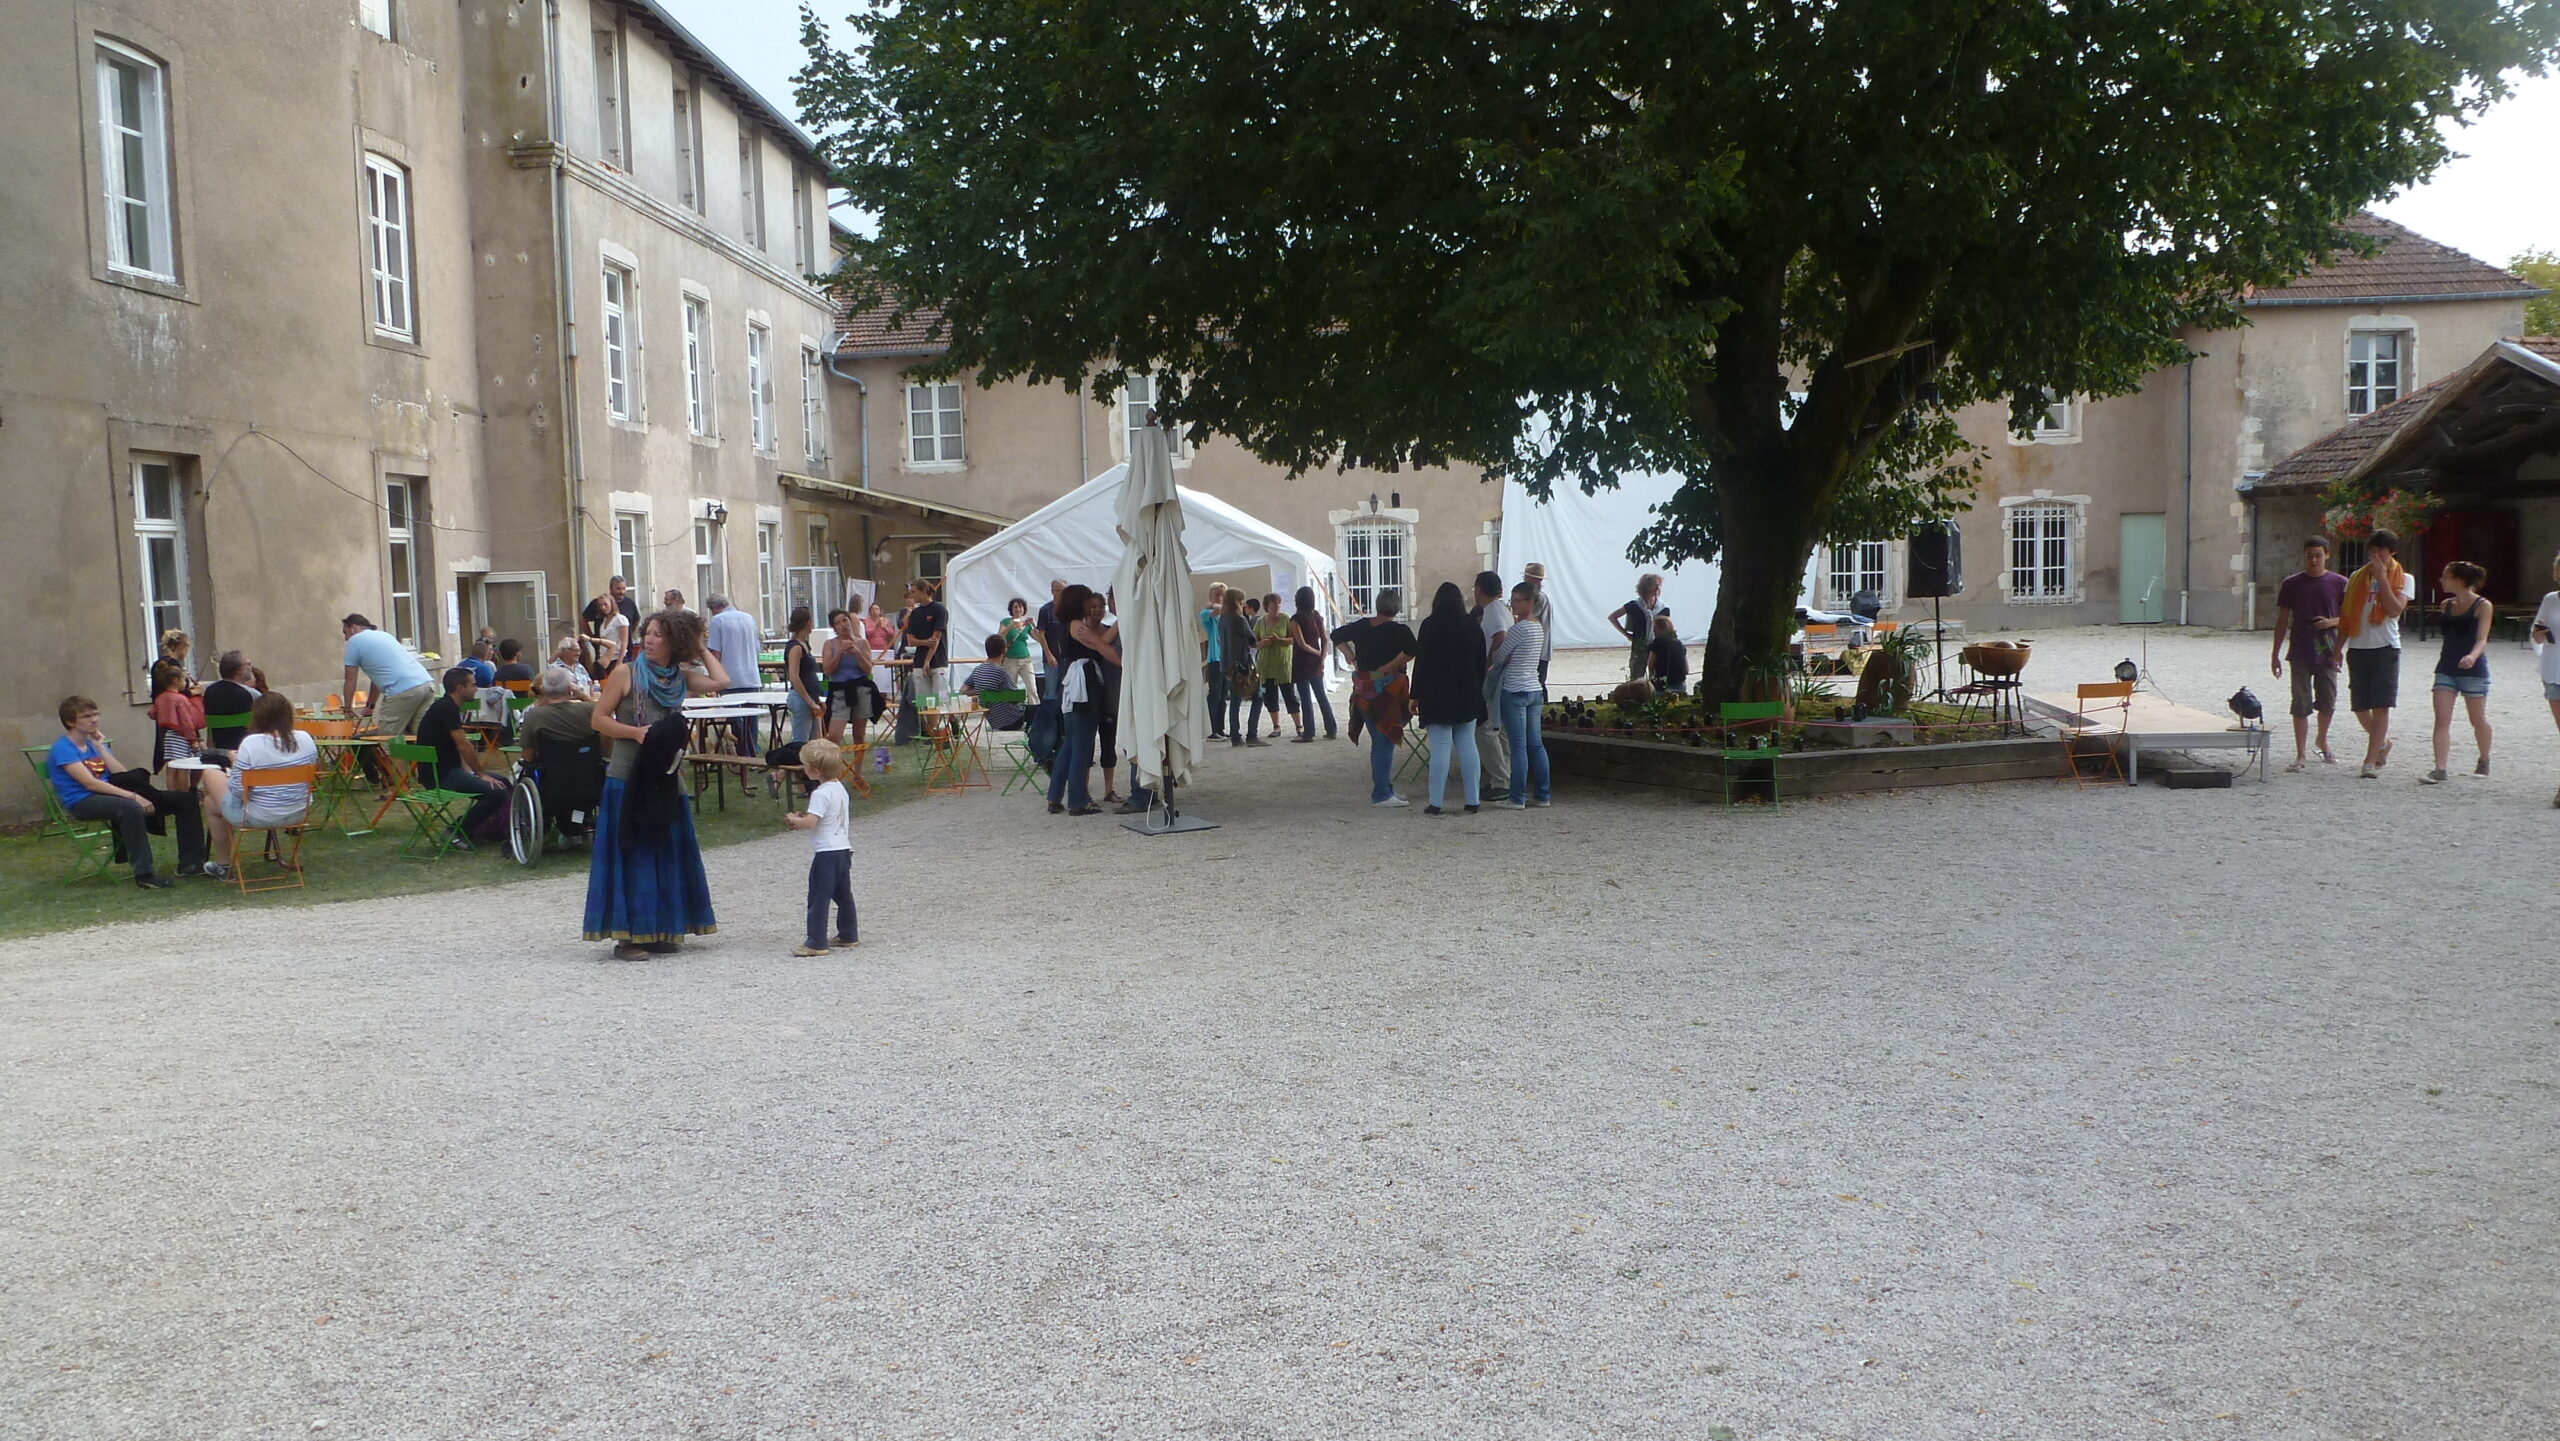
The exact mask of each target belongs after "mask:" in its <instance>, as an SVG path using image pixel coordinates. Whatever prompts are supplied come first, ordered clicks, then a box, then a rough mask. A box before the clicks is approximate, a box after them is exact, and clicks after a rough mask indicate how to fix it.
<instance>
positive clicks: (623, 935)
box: [586, 610, 729, 961]
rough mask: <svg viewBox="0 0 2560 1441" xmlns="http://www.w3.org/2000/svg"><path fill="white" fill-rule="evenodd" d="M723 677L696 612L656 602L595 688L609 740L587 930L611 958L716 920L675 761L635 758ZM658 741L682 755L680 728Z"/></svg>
mask: <svg viewBox="0 0 2560 1441" xmlns="http://www.w3.org/2000/svg"><path fill="white" fill-rule="evenodd" d="M728 686H729V673H728V672H727V671H726V670H723V669H722V668H721V666H720V657H719V656H718V655H717V654H715V653H714V652H712V651H711V650H709V649H707V648H706V647H705V646H704V645H703V621H702V617H701V616H699V615H696V614H695V613H693V612H692V611H689V610H662V611H658V612H656V613H655V614H652V615H650V616H648V617H647V618H645V619H643V620H642V621H641V622H640V653H639V654H638V655H637V656H635V657H634V658H633V663H632V664H630V665H625V666H618V667H616V668H615V669H614V672H613V674H611V675H609V676H606V677H605V678H604V684H603V685H602V686H600V687H599V688H598V689H597V691H596V709H595V727H596V734H598V735H600V736H602V737H604V738H605V739H606V740H609V741H611V742H613V754H612V758H611V759H610V760H609V761H608V762H607V764H606V766H605V782H604V796H603V798H602V799H601V800H599V801H598V802H597V803H596V828H595V849H594V858H593V859H592V860H591V861H590V862H589V863H588V866H587V926H586V936H587V939H588V940H591V941H602V940H611V941H613V942H615V945H614V948H613V958H614V959H615V960H618V961H637V960H645V959H646V958H648V957H649V956H650V955H651V954H653V953H656V954H663V953H665V952H668V951H672V950H674V949H675V948H676V946H677V944H678V943H679V942H681V941H682V940H683V939H684V938H685V937H687V936H707V935H709V934H711V933H712V932H713V931H715V930H718V929H719V920H718V918H717V917H715V916H713V915H712V913H711V882H710V881H709V880H708V879H707V878H706V877H705V876H704V875H703V873H702V845H701V843H700V842H699V841H698V840H696V839H695V838H694V833H693V798H692V797H691V796H689V795H686V794H684V777H683V774H682V770H681V767H674V768H668V769H658V770H655V771H654V773H650V774H643V773H641V772H640V771H639V769H638V765H639V760H640V751H641V742H643V741H646V740H648V739H649V732H650V728H651V727H653V726H655V725H656V724H657V723H658V722H659V721H661V720H664V719H665V718H667V717H668V716H671V715H679V714H680V713H681V712H682V711H683V709H684V700H685V697H686V696H688V695H714V694H717V693H718V692H720V691H723V690H726V689H728ZM680 724H681V723H680V722H679V725H680ZM661 744H663V745H665V746H666V747H667V749H668V753H669V754H670V755H671V756H675V757H680V756H682V755H683V754H684V747H683V744H682V741H681V737H680V736H679V737H676V738H673V739H672V740H662V742H661ZM661 764H662V765H663V762H661ZM626 812H629V813H630V814H628V815H626Z"/></svg>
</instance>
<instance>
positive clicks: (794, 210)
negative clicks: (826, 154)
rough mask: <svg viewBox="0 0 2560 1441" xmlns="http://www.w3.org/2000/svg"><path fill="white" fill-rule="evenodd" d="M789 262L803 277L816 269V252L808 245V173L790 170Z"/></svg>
mask: <svg viewBox="0 0 2560 1441" xmlns="http://www.w3.org/2000/svg"><path fill="white" fill-rule="evenodd" d="M791 260H792V263H793V264H795V265H797V266H799V267H800V273H801V274H803V275H812V274H815V273H816V272H817V269H818V257H817V252H816V251H815V250H814V249H812V248H811V247H810V244H809V173H808V172H807V171H805V170H802V169H801V168H799V167H798V166H796V165H795V166H793V167H792V168H791Z"/></svg>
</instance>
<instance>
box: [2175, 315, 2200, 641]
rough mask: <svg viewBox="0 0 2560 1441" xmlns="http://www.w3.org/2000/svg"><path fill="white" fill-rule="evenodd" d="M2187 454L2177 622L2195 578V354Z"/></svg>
mask: <svg viewBox="0 0 2560 1441" xmlns="http://www.w3.org/2000/svg"><path fill="white" fill-rule="evenodd" d="M2186 423H2187V436H2186V455H2185V458H2184V461H2183V464H2182V469H2183V471H2184V475H2183V476H2182V478H2181V479H2180V481H2179V501H2178V624H2180V625H2185V624H2186V623H2187V592H2188V591H2189V590H2190V589H2192V588H2193V587H2194V585H2195V579H2196V357H2195V356H2193V355H2189V356H2188V357H2187V395H2186Z"/></svg>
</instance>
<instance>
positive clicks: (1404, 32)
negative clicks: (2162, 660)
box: [799, 0, 2556, 687]
mask: <svg viewBox="0 0 2560 1441" xmlns="http://www.w3.org/2000/svg"><path fill="white" fill-rule="evenodd" d="M804 19H805V22H806V23H805V25H804V30H805V35H806V39H807V42H808V45H809V48H810V55H811V58H810V63H809V66H808V68H807V69H806V70H804V71H803V72H802V75H801V77H800V80H801V83H800V87H799V99H800V104H801V107H802V110H803V113H804V115H805V116H806V118H807V120H808V121H809V123H810V124H811V126H812V127H813V128H814V129H815V130H816V131H817V133H818V135H819V136H820V139H821V142H822V144H823V145H824V147H825V150H826V153H827V155H828V157H829V159H830V162H831V164H832V165H833V167H834V168H835V171H836V174H837V178H838V181H839V183H841V184H842V185H843V186H845V188H846V189H847V190H848V191H849V192H850V194H851V196H852V198H853V200H854V201H855V203H857V204H859V205H861V206H863V207H864V208H866V209H868V210H870V211H872V212H874V213H875V214H876V215H877V217H878V229H877V233H876V235H875V236H873V237H871V238H868V239H866V240H864V241H862V242H861V243H860V244H859V245H858V247H857V249H856V253H855V257H854V259H855V266H854V267H853V270H852V272H851V274H852V277H853V278H852V279H851V280H850V281H848V282H847V283H848V285H849V287H850V288H851V289H852V290H854V291H855V292H856V293H857V298H859V299H865V300H868V299H873V298H876V297H879V296H887V297H890V298H891V299H892V302H893V303H895V304H898V305H900V306H904V307H910V308H921V307H926V306H930V307H933V308H935V309H937V310H939V311H940V312H941V314H942V316H943V318H944V326H945V335H944V338H945V339H946V340H947V341H948V343H949V347H950V348H949V351H948V353H947V354H946V355H945V356H944V357H943V359H942V360H941V361H940V368H941V369H942V370H943V371H945V372H950V373H956V372H960V371H967V370H974V371H976V372H978V373H979V374H980V375H981V376H982V377H984V378H986V379H988V380H990V381H992V380H995V379H1000V378H1027V379H1030V380H1034V381H1049V380H1055V381H1061V382H1064V383H1067V384H1070V385H1078V386H1088V385H1089V386H1094V387H1097V388H1098V389H1099V390H1101V392H1102V393H1108V390H1109V388H1110V387H1111V386H1112V385H1113V384H1115V383H1116V375H1117V372H1118V370H1119V369H1120V368H1121V367H1129V368H1136V369H1148V370H1154V371H1157V372H1159V373H1162V374H1164V375H1166V376H1168V377H1178V382H1176V383H1169V384H1168V385H1167V387H1166V389H1167V391H1168V395H1169V407H1170V409H1171V410H1172V412H1173V413H1174V414H1175V415H1176V416H1177V417H1178V418H1179V419H1180V420H1182V421H1183V422H1185V423H1186V424H1188V425H1190V426H1191V427H1193V428H1194V430H1195V431H1196V432H1210V431H1215V432H1220V433H1224V434H1227V435H1231V436H1234V437H1236V438H1237V439H1239V440H1241V441H1242V442H1243V443H1244V444H1245V445H1247V446H1249V447H1250V448H1252V449H1253V450H1254V451H1255V452H1256V453H1258V454H1260V455H1262V456H1264V457H1266V458H1268V459H1270V460H1272V461H1275V462H1278V463H1281V464H1284V465H1287V466H1289V467H1291V468H1292V469H1293V470H1305V469H1308V468H1313V467H1319V466H1326V465H1351V464H1359V465H1388V466H1394V465H1406V464H1431V463H1435V462H1445V461H1472V462H1476V463H1480V464H1483V465H1485V466H1487V467H1488V468H1490V469H1491V470H1493V471H1495V472H1498V473H1501V474H1505V475H1515V476H1518V477H1520V478H1521V479H1522V480H1524V481H1525V482H1527V483H1528V484H1529V485H1530V486H1531V488H1532V489H1533V490H1537V491H1539V492H1540V493H1541V494H1545V493H1549V491H1550V488H1551V487H1553V486H1555V485H1557V484H1576V485H1582V486H1594V485H1606V484H1609V483H1610V482H1611V480H1612V478H1613V477H1614V476H1615V475H1616V474H1618V473H1619V472H1621V471H1626V470H1637V469H1642V470H1651V471H1658V472H1668V473H1674V474H1678V475H1680V476H1682V477H1684V483H1683V485H1682V486H1681V488H1680V490H1679V492H1678V494H1677V496H1676V498H1675V499H1674V500H1673V501H1672V502H1671V503H1670V504H1669V506H1668V507H1667V509H1666V510H1665V512H1664V513H1663V515H1662V517H1661V519H1660V522H1659V523H1658V524H1657V525H1656V526H1655V527H1654V528H1653V529H1652V530H1651V531H1650V532H1648V533H1647V535H1646V536H1645V537H1643V538H1642V541H1641V543H1640V545H1639V550H1640V551H1644V552H1647V553H1650V554H1654V555H1659V556H1663V557H1666V558H1678V557H1682V556H1700V557H1710V556H1720V557H1721V559H1722V562H1723V567H1724V570H1723V583H1722V587H1723V588H1722V592H1721V594H1720V596H1719V597H1718V604H1717V611H1716V616H1715V622H1714V626H1713V630H1712V633H1711V635H1710V638H1709V641H1708V647H1707V667H1706V676H1707V678H1708V679H1709V681H1710V683H1711V685H1714V686H1724V687H1729V686H1730V685H1731V684H1732V679H1733V677H1734V675H1735V672H1736V670H1737V662H1742V661H1748V660H1750V659H1752V658H1756V657H1759V656H1763V655H1767V654H1770V653H1772V652H1775V651H1777V650H1778V649H1779V648H1780V647H1781V646H1782V645H1783V643H1784V641H1785V638H1786V636H1787V634H1788V632H1789V631H1790V630H1791V629H1792V626H1793V620H1792V614H1791V612H1792V607H1793V605H1794V602H1795V599H1796V592H1797V585H1798V580H1799V577H1800V576H1801V575H1802V573H1803V570H1804V566H1805V562H1806V560H1807V558H1808V556H1809V555H1810V552H1811V548H1812V547H1813V546H1814V544H1815V543H1816V542H1817V541H1819V540H1821V539H1824V538H1826V537H1843V538H1845V537H1849V536H1873V535H1890V534H1899V533H1901V532H1902V530H1903V528H1904V527H1906V526H1907V525H1908V524H1909V523H1910V522H1911V521H1913V520H1914V519H1917V518H1919V517H1921V516H1923V515H1927V514H1931V513H1944V512H1945V511H1946V510H1947V509H1948V508H1950V506H1952V505H1959V504H1961V500H1962V495H1963V493H1964V491H1965V490H1966V488H1967V487H1968V486H1969V475H1968V472H1967V469H1966V463H1965V456H1966V452H1965V450H1964V448H1963V447H1962V445H1961V444H1960V442H1958V441H1957V440H1956V439H1955V436H1954V430H1953V425H1952V421H1951V418H1950V417H1951V412H1952V411H1953V409H1954V408H1955V407H1958V406H1961V405H1964V404H1967V403H1970V402H1973V401H1977V400H1982V399H1986V398H1996V399H2007V400H2009V401H2010V402H2012V404H2013V405H2014V407H2015V409H2014V412H2013V414H2014V415H2015V416H2017V417H2019V418H2020V419H2021V420H2023V418H2024V417H2027V416H2029V415H2031V414H2033V413H2034V411H2035V410H2037V409H2039V408H2041V406H2042V404H2043V401H2044V399H2045V397H2047V396H2049V395H2104V394H2110V393H2118V392H2122V391H2124V390H2127V389H2129V388H2131V387H2133V386H2134V385H2135V384H2137V383H2138V381H2139V379H2140V377H2141V376H2143V375H2144V374H2146V373H2147V372H2150V371H2152V370H2154V369H2157V368H2158V367H2161V366H2163V365H2167V364H2171V363H2174V362H2175V361H2177V360H2179V359H2181V358H2183V356H2184V354H2185V350H2184V347H2183V344H2182V342H2181V339H2180V336H2181V334H2182V332H2185V331H2188V330H2192V329H2194V328H2200V327H2218V326H2226V325H2231V324H2235V323H2237V322H2238V321H2239V319H2240V314H2239V308H2238V303H2239V301H2240V300H2241V298H2243V297H2244V296H2245V295H2246V293H2247V292H2248V290H2249V289H2250V288H2251V287H2253V286H2265V285H2272V284H2276V283H2279V282H2281V281H2283V280H2284V279H2286V278H2287V277H2289V276H2292V275H2295V274H2298V273H2300V272H2301V271H2302V270H2304V269H2305V268H2307V267H2308V266H2310V265H2311V264H2313V263H2314V262H2316V261H2317V260H2319V259H2320V258H2322V257H2323V256H2324V255H2327V254H2329V253H2332V252H2334V251H2336V250H2337V249H2339V248H2341V247H2343V246H2345V245H2348V244H2349V243H2351V242H2350V241H2349V239H2348V237H2347V236H2346V235H2345V233H2344V232H2342V231H2341V230H2339V229H2338V228H2337V222H2338V221H2339V220H2341V219H2342V218H2344V217H2345V216H2346V215H2348V214H2349V213H2351V212H2353V211H2354V210H2355V209H2357V208H2358V207H2360V206H2362V205H2364V204H2366V203H2367V202H2369V201H2371V200H2373V199H2375V198H2376V197H2378V196H2381V195H2383V194H2386V193H2388V192H2389V191H2391V190H2393V189H2394V188H2396V187H2399V186H2402V185H2405V184H2407V183H2409V182H2410V181H2412V180H2414V179H2416V178H2418V177H2420V176H2423V175H2425V174H2426V173H2427V172H2428V171H2429V170H2430V169H2432V168H2433V167H2434V166H2435V165H2437V164H2438V163H2439V162H2440V161H2442V160H2443V159H2444V158H2445V156H2446V153H2447V150H2446V144H2445V141H2444V139H2443V138H2442V136H2441V134H2440V131H2439V122H2441V121H2444V120H2446V119H2448V118H2455V117H2461V116H2464V115H2467V114H2469V113H2472V112H2474V111H2476V110H2478V109H2479V108H2480V107H2482V106H2484V105H2486V104H2488V103H2489V102H2490V101H2491V100H2493V99H2494V98H2496V97H2497V96H2499V95H2500V94H2501V93H2502V89H2501V81H2500V78H2499V77H2500V76H2501V75H2502V74H2504V73H2508V72H2510V71H2512V70H2513V69H2514V68H2516V67H2524V68H2527V69H2532V70H2539V69H2540V68H2541V67H2542V66H2543V65H2545V64H2546V63H2548V61H2549V60H2550V58H2551V56H2552V53H2553V48H2554V36H2555V28H2556V27H2555V17H2554V14H2553V6H2552V5H2551V4H2550V3H2547V0H2525V3H2518V0H2474V3H2462V0H2361V3H2359V0H2274V3H2271V4H2270V3H2239V0H2148V3H2145V0H2048V3H1996V0H1971V3H1951V0H1831V3H1794V4H1789V3H1759V0H1751V3H1746V0H1723V3H1717V0H1643V3H1634V4H1630V3H1625V0H1612V3H1599V0H1587V3H1586V0H1444V3H1435V0H896V3H894V4H884V5H881V6H879V7H878V8H875V9H873V10H871V11H870V12H868V13H865V14H862V15H858V16H855V17H853V18H852V19H851V20H850V21H849V22H848V23H849V25H850V26H851V33H852V34H853V35H854V36H855V37H856V43H855V44H854V46H853V47H852V48H851V49H840V48H837V47H836V46H834V45H832V44H831V43H830V41H829V38H828V34H827V31H826V29H825V27H823V26H821V25H820V24H819V23H817V21H816V19H815V17H814V16H805V14H804Z"/></svg>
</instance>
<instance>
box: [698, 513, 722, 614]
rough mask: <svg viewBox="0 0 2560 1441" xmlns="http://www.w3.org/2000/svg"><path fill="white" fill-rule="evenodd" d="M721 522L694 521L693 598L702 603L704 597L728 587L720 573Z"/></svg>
mask: <svg viewBox="0 0 2560 1441" xmlns="http://www.w3.org/2000/svg"><path fill="white" fill-rule="evenodd" d="M720 570H721V566H720V522H718V521H716V520H697V521H695V522H694V523H693V599H694V602H695V604H697V605H698V604H700V603H701V602H702V599H703V597H705V596H708V595H711V594H714V593H716V592H719V591H724V590H727V589H728V586H727V584H726V583H725V582H724V581H723V580H722V579H721V575H720Z"/></svg>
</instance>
